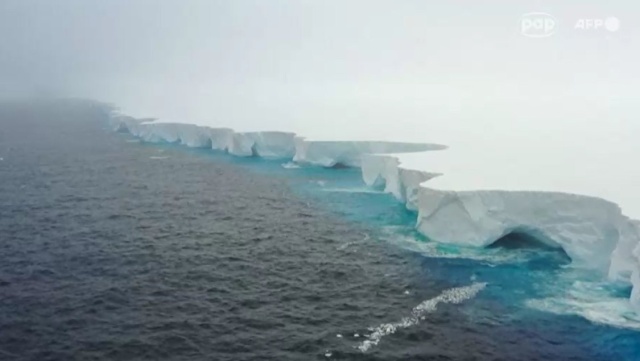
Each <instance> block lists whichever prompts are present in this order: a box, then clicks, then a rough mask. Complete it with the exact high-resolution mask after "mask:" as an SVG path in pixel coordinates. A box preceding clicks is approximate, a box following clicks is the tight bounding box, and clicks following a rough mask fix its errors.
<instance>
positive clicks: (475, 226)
mask: <svg viewBox="0 0 640 361" xmlns="http://www.w3.org/2000/svg"><path fill="white" fill-rule="evenodd" d="M150 120H152V119H136V118H132V117H127V116H122V115H117V114H114V115H113V116H112V117H111V120H110V122H111V126H112V127H113V129H114V130H116V131H121V132H128V133H131V134H132V135H134V136H136V137H139V138H140V139H142V140H144V141H147V142H168V143H178V144H183V145H185V146H188V147H200V148H210V149H217V150H223V151H226V152H228V153H230V154H233V155H237V156H244V157H247V156H261V157H267V158H283V159H289V160H293V161H295V162H298V163H307V164H312V165H319V166H324V167H332V166H335V165H345V166H352V167H360V168H361V170H362V177H363V180H364V181H365V183H366V184H368V185H370V186H372V187H377V188H381V189H384V190H385V191H386V192H388V193H390V194H392V195H393V196H394V197H395V198H397V199H398V200H399V201H401V202H403V203H404V204H406V207H407V208H408V209H410V210H414V211H417V223H416V227H417V229H418V231H420V232H421V233H423V234H424V235H425V236H427V237H428V238H430V239H432V240H433V241H436V242H442V243H450V244H461V245H472V246H478V247H484V246H487V245H490V244H492V243H494V242H495V241H497V240H499V239H500V238H502V237H504V236H506V235H508V234H509V233H512V232H519V233H527V234H529V235H532V236H533V237H535V238H536V239H538V240H540V241H542V242H545V243H547V244H549V245H551V246H555V247H561V248H562V249H563V250H564V251H565V252H566V253H567V255H568V256H569V257H571V259H572V262H573V264H574V265H576V266H579V267H587V268H590V269H596V270H599V271H601V272H602V273H603V274H607V275H608V276H609V278H610V279H612V280H615V281H621V282H627V283H629V284H631V285H632V287H633V288H632V293H631V296H630V301H631V303H632V304H633V305H634V306H635V307H636V308H637V309H638V310H640V222H639V221H636V220H631V219H629V218H628V217H626V216H625V215H623V214H622V212H621V210H620V207H619V206H618V205H616V204H615V203H612V202H609V201H606V200H604V199H601V198H598V197H590V196H584V195H577V194H570V193H565V192H545V191H525V190H472V189H464V190H456V189H447V188H446V186H445V187H443V186H442V184H443V183H442V182H439V181H438V180H442V179H446V178H447V173H446V172H439V171H425V170H422V169H417V168H413V167H409V166H405V165H403V164H402V163H401V161H400V158H399V157H400V156H401V155H403V154H404V153H410V152H424V151H433V150H439V151H440V150H443V149H445V148H446V147H445V146H442V145H437V144H423V143H401V142H381V141H316V140H307V139H305V138H303V137H298V136H296V135H295V134H294V133H287V132H244V133H237V132H234V131H233V130H232V129H228V128H211V127H207V126H198V125H193V124H182V123H166V122H155V121H150ZM437 153H440V152H437ZM443 173H444V174H443ZM444 184H446V182H445V183H444Z"/></svg>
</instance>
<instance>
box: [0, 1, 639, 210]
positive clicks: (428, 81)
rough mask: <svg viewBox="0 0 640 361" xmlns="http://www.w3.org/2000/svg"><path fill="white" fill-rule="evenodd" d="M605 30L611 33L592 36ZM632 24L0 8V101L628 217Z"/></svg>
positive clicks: (606, 8)
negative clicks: (395, 150)
mask: <svg viewBox="0 0 640 361" xmlns="http://www.w3.org/2000/svg"><path fill="white" fill-rule="evenodd" d="M532 12H544V13H546V14H548V15H549V16H550V17H551V18H552V19H554V21H555V27H554V28H553V31H552V34H546V33H545V34H543V35H548V36H545V37H531V36H528V35H531V34H528V33H526V31H523V27H522V25H523V23H522V19H523V15H525V14H528V13H532ZM525 16H526V15H525ZM611 17H615V18H616V19H618V21H619V27H618V26H613V27H612V26H611V23H610V22H609V23H607V26H602V24H601V25H600V26H599V27H597V28H596V27H595V25H594V24H597V23H598V20H606V19H609V18H611ZM580 24H592V25H594V26H592V27H591V28H584V27H580V26H579V25H580ZM576 25H578V27H577V28H576ZM614 25H616V24H614ZM639 26H640V3H638V2H636V1H632V0H626V1H625V0H618V1H607V2H587V1H562V2H559V1H551V0H546V1H522V2H517V1H499V2H498V1H486V2H476V1H470V0H467V1H428V0H421V1H390V0H389V1H377V0H373V1H371V0H367V1H354V0H347V1H337V0H334V1H320V0H316V1H304V0H301V1H296V0H269V1H266V0H265V1H262V0H227V1H209V0H202V1H194V0H188V1H178V0H172V1H166V0H164V1H158V0H129V1H125V0H120V1H118V0H100V1H98V0H94V1H90V0H57V1H46V0H43V1H31V0H1V1H0V41H1V42H2V52H1V53H0V81H1V83H0V96H2V97H21V96H79V97H89V98H95V99H98V100H103V101H108V102H112V103H114V104H116V105H117V106H119V107H121V109H122V111H123V112H125V113H129V114H132V115H135V116H144V117H148V116H153V117H158V118H160V119H162V120H169V121H178V122H191V123H203V124H209V125H215V126H228V127H232V128H235V129H238V130H265V129H269V130H290V131H295V132H297V133H299V134H303V135H307V136H310V137H314V138H327V139H385V140H407V141H430V142H437V143H444V144H448V145H450V146H451V147H452V150H455V152H456V153H455V154H460V155H459V156H458V155H456V157H458V158H456V166H455V167H453V168H452V170H451V171H455V169H456V168H457V169H463V170H464V173H460V174H465V176H466V175H467V174H468V175H469V176H468V178H469V183H470V184H471V185H472V184H473V177H474V175H475V177H482V176H483V174H490V175H493V176H499V177H501V179H503V180H504V179H506V180H508V179H509V173H508V172H506V171H505V169H507V168H508V167H506V163H509V166H510V167H513V166H514V165H516V166H518V167H520V169H525V170H526V169H531V172H530V178H529V179H528V181H527V183H526V187H534V188H535V187H539V188H541V189H549V190H554V189H556V188H557V189H561V190H567V189H569V190H572V189H575V191H576V192H584V193H588V194H592V195H598V196H603V197H605V198H608V199H610V200H613V201H616V202H618V203H619V204H621V205H622V206H623V209H624V210H625V212H626V213H628V214H630V215H634V216H635V217H640V190H639V189H638V188H640V187H638V185H639V184H640V166H639V165H638V164H639V163H638V161H637V159H638V156H640V145H639V144H640V143H639V142H637V141H636V137H638V136H639V135H640V121H639V120H638V114H640V112H639V110H640V109H639V108H640V102H639V101H638V98H639V94H640V93H639V91H638V90H639V87H638V85H639V84H640V83H639V81H640V74H639V70H638V65H637V64H640V50H638V42H637V39H638V38H639V37H640V30H639ZM585 27H587V26H585ZM534 35H536V34H534ZM537 35H539V34H537ZM452 154H453V153H452ZM425 167H428V162H427V161H425ZM522 173H523V172H520V174H522ZM527 176H528V175H527ZM458 178H460V177H458ZM514 182H520V180H514ZM512 186H513V185H512ZM513 187H515V188H517V187H518V186H517V184H516V185H515V186H513ZM522 187H525V185H523V186H522Z"/></svg>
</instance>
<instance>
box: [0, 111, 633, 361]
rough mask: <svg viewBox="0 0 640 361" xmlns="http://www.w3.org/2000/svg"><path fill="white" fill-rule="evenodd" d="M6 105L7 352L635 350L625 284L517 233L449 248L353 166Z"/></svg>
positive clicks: (106, 356)
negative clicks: (254, 152)
mask: <svg viewBox="0 0 640 361" xmlns="http://www.w3.org/2000/svg"><path fill="white" fill-rule="evenodd" d="M283 163H286V161H276V160H263V159H257V158H235V157H231V156H228V155H226V154H222V153H217V152H213V151H210V150H203V149H187V148H184V147H181V146H177V145H171V144H145V143H141V142H139V141H138V140H137V139H135V138H133V137H131V136H130V135H127V134H120V133H114V132H112V131H111V130H110V129H109V128H108V126H107V114H106V112H105V111H104V110H103V109H102V108H101V107H99V106H96V105H94V104H92V103H88V102H82V101H64V102H51V101H49V102H13V103H11V102H4V103H1V104H0V360H16V361H18V360H34V361H44V360H64V361H67V360H216V361H217V360H220V361H222V360H283V361H285V360H504V361H512V360H545V361H546V360H602V361H614V360H615V361H618V360H619V361H626V360H629V361H637V360H640V331H639V330H637V329H634V328H635V327H636V325H637V323H636V322H635V319H634V317H635V316H634V315H632V314H630V313H629V312H628V310H626V309H625V301H624V300H625V297H628V294H629V289H628V288H626V287H624V286H618V285H609V284H608V283H606V282H602V280H601V279H600V276H598V275H590V274H588V272H586V271H582V270H574V269H572V268H571V265H570V261H569V260H568V258H567V257H566V255H565V254H564V253H562V252H561V251H557V250H551V249H546V248H544V247H542V246H540V245H537V244H535V243H534V242H530V240H526V239H520V238H518V237H513V239H505V240H502V241H501V242H499V244H497V245H496V246H495V247H492V248H489V249H484V250H477V249H464V248H455V247H446V246H442V245H436V244H433V243H432V242H429V240H427V239H424V238H423V237H421V236H420V235H419V234H417V233H416V232H415V231H414V230H413V226H414V222H415V219H416V215H415V214H413V213H412V212H409V211H407V210H405V209H404V207H403V205H401V204H399V203H398V202H397V201H396V200H395V199H393V197H391V196H390V195H387V194H384V193H382V192H380V191H377V190H373V189H369V188H367V187H365V186H364V184H363V183H362V181H361V178H360V173H359V170H357V169H348V168H347V169H324V168H317V167H293V166H290V165H289V164H285V165H284V166H283Z"/></svg>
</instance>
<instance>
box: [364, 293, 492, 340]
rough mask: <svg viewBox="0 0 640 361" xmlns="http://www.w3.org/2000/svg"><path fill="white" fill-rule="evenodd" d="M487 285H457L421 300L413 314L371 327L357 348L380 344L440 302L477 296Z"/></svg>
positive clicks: (414, 322) (454, 301)
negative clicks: (369, 332) (383, 339)
mask: <svg viewBox="0 0 640 361" xmlns="http://www.w3.org/2000/svg"><path fill="white" fill-rule="evenodd" d="M486 286H487V283H484V282H482V283H473V284H471V285H469V286H464V287H456V288H450V289H448V290H445V291H444V292H442V293H441V294H439V295H438V296H436V297H434V298H430V299H428V300H425V301H423V302H421V303H420V304H419V305H417V306H416V307H414V308H413V310H412V311H411V315H410V316H408V317H405V318H403V319H402V320H400V321H398V322H393V323H383V324H381V325H379V326H376V327H371V328H369V331H371V334H369V335H368V336H367V339H366V340H365V341H363V342H362V343H361V344H360V345H359V346H358V347H357V348H358V349H359V350H360V351H362V352H366V351H368V350H369V349H370V348H371V347H373V346H376V345H378V343H380V340H382V338H383V337H385V336H388V335H391V334H393V333H395V332H396V331H397V330H398V329H401V328H407V327H411V326H415V325H417V324H419V323H420V321H422V320H424V319H425V317H426V314H428V313H432V312H435V311H436V309H437V307H438V304H440V303H452V304H459V303H462V302H464V301H466V300H469V299H471V298H473V297H475V296H476V295H477V294H478V293H479V292H480V291H482V290H483V289H484V288H485V287H486Z"/></svg>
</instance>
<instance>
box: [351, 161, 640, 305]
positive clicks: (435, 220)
mask: <svg viewBox="0 0 640 361" xmlns="http://www.w3.org/2000/svg"><path fill="white" fill-rule="evenodd" d="M446 152H449V150H447V151H445V152H444V153H446ZM441 153H442V152H435V153H429V154H431V155H432V156H431V158H429V157H427V158H426V161H425V162H424V163H422V164H421V165H419V166H418V165H415V164H411V163H412V161H414V159H413V158H415V157H412V156H411V155H407V154H394V155H388V154H387V155H380V154H371V155H366V156H365V157H364V158H363V162H362V165H361V169H362V177H363V180H364V182H365V183H366V184H367V185H369V186H372V187H377V188H382V189H384V191H385V192H387V193H390V194H392V195H393V196H394V197H395V198H396V199H398V200H399V201H401V202H403V203H405V205H406V207H407V209H410V210H414V211H417V220H416V228H417V230H418V231H419V232H420V233H421V234H423V235H425V236H426V237H427V238H429V239H430V240H432V241H435V242H439V243H445V244H456V245H462V246H475V247H487V246H490V245H492V244H493V243H495V242H496V241H498V240H500V239H502V238H503V237H505V236H507V235H509V234H525V235H527V236H530V237H533V238H534V239H536V240H538V241H539V242H542V243H544V244H546V245H548V246H551V247H555V248H560V249H562V250H563V251H564V252H565V253H566V254H567V256H569V258H571V260H572V265H573V266H574V267H581V268H587V269H591V270H597V271H599V272H600V273H601V274H603V275H604V276H608V278H609V279H610V280H611V281H615V282H624V283H627V284H630V285H631V286H632V293H631V296H630V302H631V304H632V305H633V306H634V307H635V308H636V309H637V310H638V311H640V221H637V220H633V219H631V218H629V217H628V216H626V215H625V214H624V213H623V211H622V209H621V207H620V206H619V205H618V204H616V203H614V202H611V201H608V200H605V199H604V198H602V197H597V196H590V195H582V194H575V193H572V192H568V191H564V190H562V191H559V190H557V189H554V188H552V187H548V186H547V187H543V186H536V185H531V189H532V190H520V189H518V188H513V187H509V185H508V184H500V183H499V182H500V181H503V180H504V179H506V180H507V182H508V180H509V174H507V171H508V172H516V171H517V169H515V168H514V169H508V170H507V171H505V174H499V176H500V177H501V179H500V180H497V178H498V177H497V176H496V178H495V179H492V177H491V176H485V177H478V175H477V174H476V176H475V177H474V174H472V172H473V171H475V169H477V166H474V165H470V166H469V167H468V168H469V169H471V170H472V171H471V172H470V174H463V175H461V173H464V172H463V171H462V168H463V167H461V166H460V165H458V164H456V165H453V166H449V167H443V166H442V165H441V160H439V159H438V157H440V154H441ZM444 160H446V161H450V159H448V158H447V157H444ZM405 161H407V164H408V165H405ZM480 164H482V163H480ZM425 168H427V169H429V168H432V169H434V170H433V171H425V170H423V169H425ZM442 169H445V171H442ZM527 172H532V170H525V171H523V174H525V175H526V174H527ZM515 176H516V177H517V175H515ZM474 182H477V183H483V182H484V183H485V184H481V185H479V186H478V188H477V189H474ZM492 182H493V183H494V184H498V186H497V187H496V188H495V189H492V188H491V187H490V186H487V185H486V184H491V183H492ZM503 182H504V181H503ZM538 189H542V190H538Z"/></svg>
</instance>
